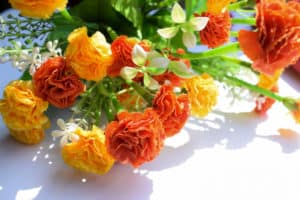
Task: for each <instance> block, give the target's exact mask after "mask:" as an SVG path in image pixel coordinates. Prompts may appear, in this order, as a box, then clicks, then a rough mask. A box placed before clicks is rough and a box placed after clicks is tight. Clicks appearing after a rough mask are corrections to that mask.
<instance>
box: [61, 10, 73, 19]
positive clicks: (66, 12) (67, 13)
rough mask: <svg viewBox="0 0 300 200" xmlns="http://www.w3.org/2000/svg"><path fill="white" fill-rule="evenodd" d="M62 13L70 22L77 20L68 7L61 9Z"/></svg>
mask: <svg viewBox="0 0 300 200" xmlns="http://www.w3.org/2000/svg"><path fill="white" fill-rule="evenodd" d="M60 14H61V15H62V16H63V17H64V18H65V19H67V20H69V21H70V22H75V21H74V19H73V17H72V16H71V15H70V13H69V11H68V10H67V8H65V9H63V10H61V11H60Z"/></svg>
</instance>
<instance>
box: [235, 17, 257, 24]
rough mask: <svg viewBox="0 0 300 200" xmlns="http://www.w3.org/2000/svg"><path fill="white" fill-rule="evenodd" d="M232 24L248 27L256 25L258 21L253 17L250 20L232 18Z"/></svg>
mask: <svg viewBox="0 0 300 200" xmlns="http://www.w3.org/2000/svg"><path fill="white" fill-rule="evenodd" d="M231 23H232V24H246V25H251V26H252V25H256V19H255V18H253V17H248V18H232V19H231Z"/></svg>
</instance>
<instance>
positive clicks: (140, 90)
mask: <svg viewBox="0 0 300 200" xmlns="http://www.w3.org/2000/svg"><path fill="white" fill-rule="evenodd" d="M127 84H128V85H130V86H131V87H132V88H133V89H134V90H135V91H136V92H137V93H138V94H139V95H140V96H141V97H143V99H144V100H145V101H147V103H148V104H149V105H152V101H153V99H154V95H153V94H152V93H151V92H150V91H149V90H147V89H146V88H144V87H143V86H141V85H140V84H138V83H136V82H134V81H131V82H130V81H127Z"/></svg>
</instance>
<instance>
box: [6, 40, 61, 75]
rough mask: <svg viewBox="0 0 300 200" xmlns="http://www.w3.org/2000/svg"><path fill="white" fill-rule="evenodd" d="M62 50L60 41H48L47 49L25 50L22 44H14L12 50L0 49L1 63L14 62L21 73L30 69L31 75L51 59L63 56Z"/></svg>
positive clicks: (34, 48)
mask: <svg viewBox="0 0 300 200" xmlns="http://www.w3.org/2000/svg"><path fill="white" fill-rule="evenodd" d="M61 55H62V50H61V49H60V48H58V41H57V40H55V41H48V42H47V43H46V48H44V49H41V48H40V47H33V48H31V49H23V48H22V43H21V42H19V41H18V42H13V48H12V49H4V48H0V62H1V63H5V62H12V65H13V67H16V68H17V69H18V70H20V71H25V70H26V69H27V68H29V73H30V75H33V74H34V73H35V71H36V70H37V69H38V68H39V67H40V66H41V64H42V63H43V62H45V61H46V60H47V59H49V58H51V57H56V56H61Z"/></svg>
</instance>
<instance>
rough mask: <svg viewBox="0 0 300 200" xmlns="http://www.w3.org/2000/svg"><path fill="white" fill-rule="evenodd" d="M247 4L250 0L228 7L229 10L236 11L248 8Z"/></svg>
mask: <svg viewBox="0 0 300 200" xmlns="http://www.w3.org/2000/svg"><path fill="white" fill-rule="evenodd" d="M247 3H248V0H243V1H238V2H236V3H232V4H230V5H229V6H228V10H230V11H235V10H236V9H239V8H242V7H244V6H246V5H247Z"/></svg>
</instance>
